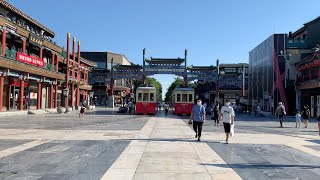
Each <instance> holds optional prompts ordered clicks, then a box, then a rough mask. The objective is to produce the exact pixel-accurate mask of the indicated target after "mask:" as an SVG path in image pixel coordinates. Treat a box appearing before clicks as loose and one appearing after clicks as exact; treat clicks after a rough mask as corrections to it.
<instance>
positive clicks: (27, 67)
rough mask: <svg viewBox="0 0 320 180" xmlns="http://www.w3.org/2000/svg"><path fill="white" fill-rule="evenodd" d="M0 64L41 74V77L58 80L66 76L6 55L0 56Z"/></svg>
mask: <svg viewBox="0 0 320 180" xmlns="http://www.w3.org/2000/svg"><path fill="white" fill-rule="evenodd" d="M0 64H1V67H3V68H8V69H12V70H17V71H21V72H25V73H32V74H35V75H39V76H43V77H49V78H54V79H59V80H64V79H65V77H66V75H65V74H63V73H59V72H55V71H49V70H47V69H44V68H40V67H37V66H33V65H30V64H26V63H22V62H19V61H17V60H15V59H9V58H6V57H0Z"/></svg>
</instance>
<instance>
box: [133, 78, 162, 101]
mask: <svg viewBox="0 0 320 180" xmlns="http://www.w3.org/2000/svg"><path fill="white" fill-rule="evenodd" d="M133 83H134V85H135V89H134V92H136V90H137V88H138V87H139V86H141V85H142V82H141V81H138V80H135V81H134V82H133ZM144 84H146V85H150V84H152V85H154V87H155V88H156V90H157V100H162V85H161V83H160V82H159V81H157V80H156V79H155V78H151V77H147V78H146V79H145V81H144Z"/></svg>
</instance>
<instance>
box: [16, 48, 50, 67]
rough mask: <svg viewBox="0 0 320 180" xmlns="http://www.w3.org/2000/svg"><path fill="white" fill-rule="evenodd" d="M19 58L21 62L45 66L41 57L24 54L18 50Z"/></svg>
mask: <svg viewBox="0 0 320 180" xmlns="http://www.w3.org/2000/svg"><path fill="white" fill-rule="evenodd" d="M17 60H18V61H20V62H24V63H27V64H31V65H34V66H39V67H42V68H44V62H43V61H42V60H40V59H39V58H36V57H32V56H28V55H25V54H22V53H21V52H17Z"/></svg>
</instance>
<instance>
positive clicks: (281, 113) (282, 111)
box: [275, 102, 287, 128]
mask: <svg viewBox="0 0 320 180" xmlns="http://www.w3.org/2000/svg"><path fill="white" fill-rule="evenodd" d="M286 114H287V113H286V109H285V107H284V106H283V105H282V102H279V105H278V107H277V109H276V112H275V115H276V116H278V118H279V121H280V128H283V117H284V116H285V115H286Z"/></svg>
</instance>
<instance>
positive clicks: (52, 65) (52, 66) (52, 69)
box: [51, 52, 55, 71]
mask: <svg viewBox="0 0 320 180" xmlns="http://www.w3.org/2000/svg"><path fill="white" fill-rule="evenodd" d="M51 53H52V59H51V71H54V57H55V54H54V53H53V52H51Z"/></svg>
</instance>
